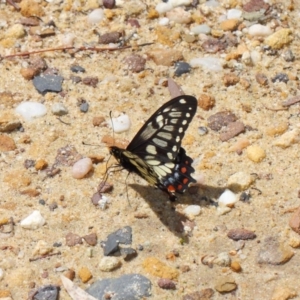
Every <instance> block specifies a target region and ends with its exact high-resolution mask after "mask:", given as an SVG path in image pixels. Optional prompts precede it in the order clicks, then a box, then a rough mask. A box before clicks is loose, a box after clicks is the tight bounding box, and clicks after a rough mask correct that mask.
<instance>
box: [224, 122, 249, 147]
mask: <svg viewBox="0 0 300 300" xmlns="http://www.w3.org/2000/svg"><path fill="white" fill-rule="evenodd" d="M244 131H245V125H244V123H243V122H241V121H236V122H231V123H229V124H228V125H227V127H226V128H225V129H224V130H223V131H222V133H221V134H220V140H221V141H222V142H225V141H228V140H230V139H231V138H233V137H235V136H237V135H239V134H240V133H243V132H244Z"/></svg>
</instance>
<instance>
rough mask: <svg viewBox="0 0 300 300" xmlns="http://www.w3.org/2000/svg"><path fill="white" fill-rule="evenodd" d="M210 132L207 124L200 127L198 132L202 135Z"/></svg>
mask: <svg viewBox="0 0 300 300" xmlns="http://www.w3.org/2000/svg"><path fill="white" fill-rule="evenodd" d="M207 133H208V129H207V127H205V126H200V127H198V134H199V135H200V136H203V135H206V134H207Z"/></svg>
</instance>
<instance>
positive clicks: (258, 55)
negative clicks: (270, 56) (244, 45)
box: [250, 50, 261, 65]
mask: <svg viewBox="0 0 300 300" xmlns="http://www.w3.org/2000/svg"><path fill="white" fill-rule="evenodd" d="M250 56H251V60H252V63H253V64H254V65H257V64H258V63H259V62H261V53H260V52H258V51H256V50H253V51H251V53H250Z"/></svg>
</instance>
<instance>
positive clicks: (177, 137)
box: [176, 135, 180, 143]
mask: <svg viewBox="0 0 300 300" xmlns="http://www.w3.org/2000/svg"><path fill="white" fill-rule="evenodd" d="M179 142H180V136H179V135H178V136H176V143H179Z"/></svg>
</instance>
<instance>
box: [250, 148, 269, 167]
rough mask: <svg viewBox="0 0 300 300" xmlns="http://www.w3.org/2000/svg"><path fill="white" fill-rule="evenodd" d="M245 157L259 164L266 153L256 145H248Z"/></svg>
mask: <svg viewBox="0 0 300 300" xmlns="http://www.w3.org/2000/svg"><path fill="white" fill-rule="evenodd" d="M247 157H248V158H249V159H250V160H252V161H253V162H256V163H259V162H261V161H262V160H263V159H264V158H265V157H266V152H265V150H264V149H262V148H261V147H260V146H258V145H250V146H249V147H248V148H247Z"/></svg>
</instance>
